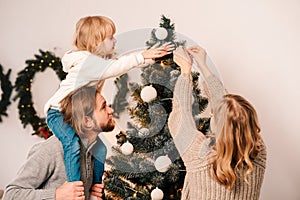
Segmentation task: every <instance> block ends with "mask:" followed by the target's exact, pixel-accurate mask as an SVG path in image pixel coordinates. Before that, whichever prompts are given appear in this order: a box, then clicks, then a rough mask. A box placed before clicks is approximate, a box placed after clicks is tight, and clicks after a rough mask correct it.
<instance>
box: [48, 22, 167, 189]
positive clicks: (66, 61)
mask: <svg viewBox="0 0 300 200" xmlns="http://www.w3.org/2000/svg"><path fill="white" fill-rule="evenodd" d="M115 32H116V28H115V24H114V22H113V21H112V20H111V19H109V18H108V17H104V16H87V17H83V18H81V19H80V20H79V21H78V22H77V24H76V31H75V36H74V41H73V45H74V47H75V50H71V51H69V52H67V53H66V54H65V55H64V56H63V58H62V64H63V70H64V71H65V72H67V73H68V74H67V76H66V79H65V80H63V81H62V82H61V83H60V87H59V89H58V90H57V91H56V92H55V94H54V95H53V96H52V97H51V98H50V99H49V100H48V102H47V103H46V105H45V107H44V112H45V114H46V116H47V118H46V121H47V124H48V126H49V128H50V129H51V130H52V132H53V133H54V135H55V136H56V137H57V138H58V139H59V140H60V141H61V143H62V146H63V149H64V162H65V166H66V173H67V178H68V181H69V182H73V181H80V163H79V152H80V144H79V137H78V136H77V135H76V133H75V131H74V130H73V129H72V127H71V126H70V125H69V124H67V123H65V122H64V121H63V117H62V114H61V112H60V101H61V100H62V99H63V98H64V97H65V96H67V95H68V94H69V93H70V92H71V91H73V90H75V89H77V88H79V87H81V86H84V85H86V84H89V83H94V82H95V83H96V82H98V81H99V80H103V81H104V80H105V79H107V78H111V77H115V76H119V75H122V74H124V73H126V72H127V71H129V70H130V69H132V68H134V67H137V66H139V65H143V64H147V63H151V62H153V59H154V58H158V57H162V56H164V55H166V54H168V51H167V50H168V47H167V46H164V47H161V48H157V49H149V50H145V51H143V52H140V53H136V54H132V55H128V56H122V57H120V58H118V59H111V58H112V55H113V53H114V50H115V49H114V47H115V44H116V39H115V38H114V34H115ZM100 82H101V81H100ZM102 84H103V82H102ZM91 128H93V124H91ZM92 152H93V156H94V157H95V158H96V159H95V163H94V165H95V166H94V180H93V182H94V184H97V183H101V181H102V175H103V171H104V161H105V157H106V147H105V145H104V144H103V143H102V141H101V140H100V139H99V138H98V139H97V143H96V145H94V146H93V147H92Z"/></svg>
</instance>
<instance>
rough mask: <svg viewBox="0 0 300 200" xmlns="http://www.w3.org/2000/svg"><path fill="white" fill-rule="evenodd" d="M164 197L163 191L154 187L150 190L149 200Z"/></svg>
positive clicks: (159, 199) (157, 199)
mask: <svg viewBox="0 0 300 200" xmlns="http://www.w3.org/2000/svg"><path fill="white" fill-rule="evenodd" d="M163 198H164V192H163V191H162V190H161V189H159V188H158V187H156V188H155V189H154V190H152V192H151V200H161V199H163Z"/></svg>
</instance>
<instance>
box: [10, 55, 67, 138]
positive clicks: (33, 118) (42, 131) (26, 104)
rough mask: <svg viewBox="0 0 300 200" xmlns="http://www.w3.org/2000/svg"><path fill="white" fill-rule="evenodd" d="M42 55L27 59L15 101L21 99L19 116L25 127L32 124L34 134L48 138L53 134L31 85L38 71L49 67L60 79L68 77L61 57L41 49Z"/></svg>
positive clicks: (18, 80) (18, 79)
mask: <svg viewBox="0 0 300 200" xmlns="http://www.w3.org/2000/svg"><path fill="white" fill-rule="evenodd" d="M39 52H40V55H34V56H35V59H31V60H26V62H25V63H26V64H27V67H25V69H24V70H22V71H20V72H19V73H18V76H17V79H16V82H15V90H16V92H17V94H16V96H15V97H14V101H16V100H17V99H19V103H18V109H19V118H20V120H21V122H22V124H23V127H24V128H25V127H26V126H27V125H28V124H30V125H31V126H32V128H33V130H34V131H35V132H34V133H32V135H38V136H40V137H42V138H45V139H47V138H48V137H50V136H51V135H52V133H51V131H50V130H49V128H48V126H47V124H46V122H45V118H40V117H39V116H38V114H37V113H36V110H35V108H34V105H33V101H32V94H31V86H32V83H33V80H34V76H35V74H36V73H37V72H43V71H45V69H47V68H51V69H53V70H54V71H55V73H56V75H57V76H58V78H59V79H60V80H63V79H64V78H65V77H66V73H65V72H63V70H62V64H61V60H60V58H59V57H56V56H55V55H54V54H53V53H52V52H49V51H42V50H39Z"/></svg>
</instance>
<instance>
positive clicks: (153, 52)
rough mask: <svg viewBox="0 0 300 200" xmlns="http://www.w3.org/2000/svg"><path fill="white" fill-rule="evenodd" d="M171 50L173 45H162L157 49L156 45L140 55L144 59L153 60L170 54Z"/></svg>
mask: <svg viewBox="0 0 300 200" xmlns="http://www.w3.org/2000/svg"><path fill="white" fill-rule="evenodd" d="M173 50H174V45H173V44H171V43H170V42H168V43H165V44H164V45H162V46H161V47H157V45H154V46H153V47H152V48H151V49H148V50H145V51H144V52H142V55H143V57H144V59H154V58H160V57H163V56H165V55H167V54H170V53H171V52H172V51H173Z"/></svg>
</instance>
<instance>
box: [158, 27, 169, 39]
mask: <svg viewBox="0 0 300 200" xmlns="http://www.w3.org/2000/svg"><path fill="white" fill-rule="evenodd" d="M155 36H156V38H157V39H159V40H164V39H166V38H167V37H168V31H167V29H165V28H162V27H160V28H157V29H156V30H155Z"/></svg>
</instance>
